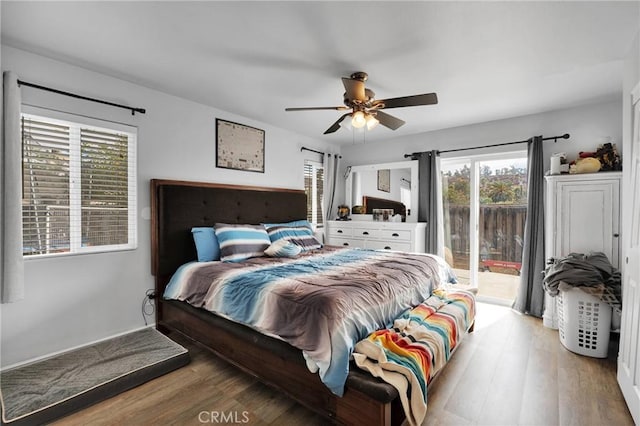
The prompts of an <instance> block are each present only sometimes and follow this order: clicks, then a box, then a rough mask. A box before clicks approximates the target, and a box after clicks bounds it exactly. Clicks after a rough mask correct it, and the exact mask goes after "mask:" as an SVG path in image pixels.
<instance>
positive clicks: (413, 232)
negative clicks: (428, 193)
mask: <svg viewBox="0 0 640 426" xmlns="http://www.w3.org/2000/svg"><path fill="white" fill-rule="evenodd" d="M425 232H426V223H421V222H420V223H407V222H400V223H397V222H360V221H338V220H332V221H329V222H327V244H329V245H333V246H344V247H353V248H365V249H384V250H398V251H407V252H418V253H424V251H425Z"/></svg>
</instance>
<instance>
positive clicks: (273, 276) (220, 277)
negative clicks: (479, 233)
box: [164, 247, 452, 396]
mask: <svg viewBox="0 0 640 426" xmlns="http://www.w3.org/2000/svg"><path fill="white" fill-rule="evenodd" d="M451 278H452V275H451V273H450V270H449V268H448V266H447V264H446V263H445V262H444V260H442V259H440V258H438V257H436V256H432V255H425V254H413V253H412V254H409V253H398V252H387V251H372V250H357V249H338V248H333V247H325V248H323V249H321V250H314V251H312V252H304V253H302V254H301V255H300V257H298V258H295V259H282V258H279V259H273V258H267V257H259V258H254V259H249V260H247V261H245V262H242V263H226V262H192V263H188V264H186V265H183V266H182V267H181V268H180V269H179V270H178V271H177V272H176V273H175V275H174V276H173V278H172V279H171V281H170V283H169V285H168V286H167V288H166V290H165V294H164V297H165V298H166V299H176V300H182V301H187V302H188V303H190V304H191V305H193V306H195V307H198V308H205V309H207V310H209V311H211V312H214V313H216V314H219V315H221V316H224V317H227V318H229V319H231V320H233V321H236V322H239V323H243V324H246V325H248V326H250V327H252V328H254V329H256V330H258V331H260V332H262V333H264V334H267V335H270V336H275V337H278V338H280V339H282V340H284V341H286V342H288V343H289V344H291V345H292V346H294V347H296V348H298V349H301V350H302V351H303V353H304V356H305V358H306V359H307V361H312V362H311V364H312V365H315V366H317V368H318V370H319V374H320V377H321V379H322V381H323V382H324V383H325V384H326V385H327V387H328V388H329V389H330V390H331V391H332V392H333V393H335V394H337V395H340V396H341V395H342V394H343V392H344V383H345V381H346V378H347V374H348V371H349V359H350V357H351V353H352V351H353V347H354V346H355V344H356V343H357V342H358V341H360V340H361V339H363V338H365V337H366V336H368V335H369V334H370V333H371V332H373V331H375V330H379V329H382V328H387V327H390V326H391V325H392V323H393V320H394V319H395V318H396V317H398V316H399V315H400V314H401V313H402V312H403V311H405V310H406V309H408V308H411V307H414V306H416V305H418V304H419V303H421V302H422V301H424V300H425V299H427V298H428V297H429V296H430V295H431V293H432V291H433V290H434V289H435V288H438V287H440V285H441V284H442V283H444V282H446V281H448V280H449V279H451ZM308 364H309V362H308ZM310 368H311V367H310ZM312 371H313V369H312Z"/></svg>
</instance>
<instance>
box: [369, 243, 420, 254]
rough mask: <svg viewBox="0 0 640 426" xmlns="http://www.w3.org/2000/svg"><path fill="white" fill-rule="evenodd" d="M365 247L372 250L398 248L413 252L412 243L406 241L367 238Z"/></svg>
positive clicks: (398, 249)
mask: <svg viewBox="0 0 640 426" xmlns="http://www.w3.org/2000/svg"><path fill="white" fill-rule="evenodd" d="M365 248H368V249H372V250H381V249H382V250H397V251H407V252H411V251H412V250H411V243H409V242H407V241H405V242H400V241H375V240H367V241H366V242H365Z"/></svg>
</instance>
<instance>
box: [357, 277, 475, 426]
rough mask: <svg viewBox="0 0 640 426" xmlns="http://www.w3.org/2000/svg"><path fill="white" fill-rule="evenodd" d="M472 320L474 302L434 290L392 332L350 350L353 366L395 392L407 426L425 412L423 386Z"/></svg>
mask: <svg viewBox="0 0 640 426" xmlns="http://www.w3.org/2000/svg"><path fill="white" fill-rule="evenodd" d="M474 317H475V297H474V295H473V294H471V293H469V292H466V291H463V290H459V291H452V292H446V291H445V290H443V289H438V290H435V291H434V293H433V295H432V296H431V297H429V298H428V299H427V300H425V301H424V302H423V303H421V304H420V305H418V306H416V307H415V308H413V309H410V310H408V311H406V312H405V313H403V314H402V315H401V316H400V317H398V319H396V321H395V322H394V325H393V328H390V329H385V330H379V331H375V332H373V333H371V334H370V335H369V336H368V337H367V338H366V339H364V340H361V341H360V342H358V343H357V344H356V346H355V349H354V354H353V357H354V360H355V362H356V364H357V365H358V366H359V367H360V368H362V369H364V370H366V371H369V372H371V374H373V375H374V376H376V377H380V378H381V379H382V380H384V381H385V382H387V383H389V384H391V385H393V386H394V387H395V388H396V389H398V393H399V394H400V399H401V402H402V407H403V408H404V411H405V414H406V417H407V420H408V421H409V424H411V425H419V424H421V423H422V421H423V420H424V417H425V414H426V411H427V385H428V384H429V382H430V381H431V379H432V378H433V377H434V376H435V375H436V373H438V372H439V371H440V369H442V367H443V366H444V365H445V364H446V363H447V361H448V360H449V358H450V357H451V353H452V352H453V350H454V349H455V348H456V347H457V345H458V344H459V343H460V340H461V339H462V338H463V337H464V335H465V334H466V332H467V330H468V329H469V327H470V326H471V324H472V323H473V320H474Z"/></svg>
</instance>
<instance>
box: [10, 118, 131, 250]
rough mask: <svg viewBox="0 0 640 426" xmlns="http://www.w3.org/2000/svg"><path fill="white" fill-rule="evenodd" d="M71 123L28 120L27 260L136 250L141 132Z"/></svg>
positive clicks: (24, 219)
mask: <svg viewBox="0 0 640 426" xmlns="http://www.w3.org/2000/svg"><path fill="white" fill-rule="evenodd" d="M51 114H52V115H53V114H54V113H53V112H52V113H51ZM47 115H49V114H47ZM55 115H56V116H61V115H62V114H60V113H55ZM64 116H65V118H71V119H77V120H79V121H82V123H78V122H73V121H69V120H67V119H65V120H60V119H58V118H51V117H44V116H39V115H31V114H23V115H22V143H23V154H22V159H23V164H22V166H23V179H22V188H23V197H22V199H23V201H22V225H23V255H24V256H37V255H52V254H62V253H87V252H96V251H113V250H123V249H132V248H135V247H136V214H135V212H136V129H135V128H132V127H130V126H124V125H120V124H115V123H109V122H102V121H98V120H92V119H88V118H84V117H76V116H68V115H66V114H64ZM87 122H89V123H90V124H86V123H87ZM96 124H100V126H97V125H96Z"/></svg>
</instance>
